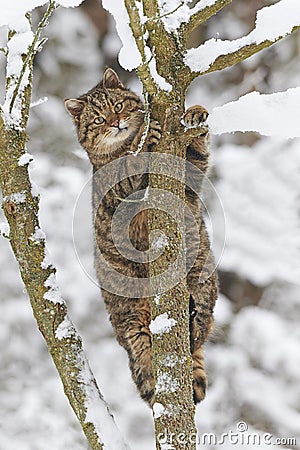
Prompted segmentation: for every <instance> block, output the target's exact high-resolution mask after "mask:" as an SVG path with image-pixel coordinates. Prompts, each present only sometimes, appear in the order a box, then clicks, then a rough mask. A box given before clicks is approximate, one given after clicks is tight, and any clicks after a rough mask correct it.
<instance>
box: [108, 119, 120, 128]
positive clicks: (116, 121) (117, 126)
mask: <svg viewBox="0 0 300 450" xmlns="http://www.w3.org/2000/svg"><path fill="white" fill-rule="evenodd" d="M110 126H111V127H116V128H119V120H118V119H116V120H114V121H113V122H111V124H110Z"/></svg>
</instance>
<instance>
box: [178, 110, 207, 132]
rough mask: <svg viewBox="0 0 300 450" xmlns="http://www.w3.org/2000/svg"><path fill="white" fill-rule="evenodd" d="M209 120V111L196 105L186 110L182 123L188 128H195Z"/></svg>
mask: <svg viewBox="0 0 300 450" xmlns="http://www.w3.org/2000/svg"><path fill="white" fill-rule="evenodd" d="M207 118H208V111H207V110H206V109H205V108H203V106H200V105H195V106H191V107H190V108H188V109H187V110H186V112H185V113H184V115H183V118H182V122H183V125H185V126H186V127H187V128H195V127H198V126H199V125H201V124H203V123H205V121H206V119H207Z"/></svg>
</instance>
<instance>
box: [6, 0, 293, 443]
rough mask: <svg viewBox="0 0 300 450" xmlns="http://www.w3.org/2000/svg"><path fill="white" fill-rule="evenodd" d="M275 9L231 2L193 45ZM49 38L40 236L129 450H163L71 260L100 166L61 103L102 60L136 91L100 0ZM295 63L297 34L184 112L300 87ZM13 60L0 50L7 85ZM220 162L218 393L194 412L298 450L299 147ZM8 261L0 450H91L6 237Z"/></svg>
mask: <svg viewBox="0 0 300 450" xmlns="http://www.w3.org/2000/svg"><path fill="white" fill-rule="evenodd" d="M237 3H238V4H237ZM270 3H271V2H268V1H259V0H251V1H248V2H233V4H232V5H231V6H230V7H227V8H225V9H224V10H223V12H222V13H221V14H219V15H218V16H217V17H214V18H212V19H211V20H210V21H209V22H208V23H207V25H206V26H205V27H203V28H202V29H201V30H200V31H196V32H195V33H194V34H193V36H192V39H191V42H190V46H196V45H198V44H199V43H201V42H202V41H203V40H205V39H206V38H211V37H214V36H216V35H217V33H219V35H220V37H221V38H224V39H225V38H236V37H238V36H241V35H242V34H245V33H247V32H248V31H249V30H250V29H251V28H252V27H253V25H254V19H255V10H256V9H257V8H260V7H262V6H266V5H268V4H270ZM35 20H38V12H36V14H35ZM1 32H2V35H1V36H0V41H2V40H3V39H4V34H3V33H4V31H3V30H2V31H1ZM46 34H47V36H48V37H49V41H48V43H47V44H46V46H45V48H44V50H43V51H42V52H41V53H40V54H38V55H37V57H36V60H35V74H34V92H33V101H35V100H38V99H39V98H41V97H45V96H47V97H48V101H47V102H45V103H43V104H42V105H39V106H36V107H34V108H32V110H31V118H30V127H29V130H28V131H29V135H30V141H29V143H28V146H27V147H28V151H29V152H30V153H32V154H33V155H34V158H35V168H32V170H31V177H32V180H33V181H34V182H35V183H36V184H37V185H38V186H39V189H40V193H41V198H42V200H41V222H42V227H43V229H44V231H45V232H46V234H47V238H48V248H49V251H50V253H51V256H52V259H53V260H54V262H55V264H56V266H57V267H58V281H59V284H60V286H61V290H62V292H63V295H64V298H65V299H66V301H67V303H68V306H69V309H70V315H71V317H72V319H73V321H74V323H75V325H76V326H77V328H78V330H79V332H80V334H81V336H82V338H83V341H84V344H85V350H86V353H87V355H88V357H89V360H90V363H91V367H92V370H93V371H94V373H95V375H96V378H97V380H98V382H99V385H100V387H101V389H102V391H103V392H104V394H105V397H106V399H107V401H108V403H109V404H110V406H111V409H112V410H113V412H114V414H115V417H116V420H117V423H118V425H119V427H120V428H121V430H122V431H123V433H124V434H125V436H126V437H127V439H128V440H129V442H130V444H131V446H132V449H133V450H141V449H143V450H154V437H153V425H152V415H151V412H150V410H149V409H148V407H147V406H146V405H145V404H144V403H143V402H142V401H141V400H140V398H139V396H138V395H137V392H136V389H135V387H134V385H133V383H132V381H131V378H130V374H129V369H128V363H127V356H126V355H125V352H124V351H123V350H122V349H121V348H120V347H119V346H118V345H117V343H116V342H115V339H114V337H113V333H112V329H111V326H110V324H109V322H108V318H107V314H106V312H105V310H104V307H103V302H102V300H101V298H100V294H99V291H98V288H97V286H95V285H94V284H93V283H92V282H91V280H90V279H89V278H88V277H87V276H86V274H85V273H84V271H83V270H82V268H81V266H80V264H79V262H78V260H77V258H76V254H75V251H74V246H73V241H72V216H73V211H74V207H75V203H76V199H77V197H78V195H79V193H80V191H81V189H82V187H83V185H84V183H85V182H86V181H87V180H88V178H89V175H90V172H91V170H90V166H89V163H88V161H87V160H86V158H85V156H84V153H83V151H82V150H81V149H80V147H79V145H78V143H77V141H76V137H75V132H74V129H73V128H72V124H71V119H70V117H69V116H68V114H67V113H66V111H65V109H64V105H63V99H64V98H66V97H70V96H77V95H79V94H81V93H83V92H85V91H86V90H88V89H89V88H91V87H92V86H93V85H95V84H96V83H97V82H98V81H99V79H101V77H102V71H103V68H104V66H105V65H110V66H112V67H114V68H115V69H116V70H117V71H118V73H119V74H120V77H121V79H122V80H124V81H126V80H127V83H128V84H129V85H130V86H131V87H132V88H133V89H135V90H136V91H137V92H140V86H139V84H138V82H137V80H136V78H135V77H134V75H132V74H128V73H126V72H124V71H123V70H122V69H120V68H119V67H118V64H117V53H118V50H119V46H120V42H119V39H118V37H117V35H116V32H115V27H114V22H113V20H112V19H111V18H110V17H108V16H107V14H106V13H105V12H104V11H103V10H102V8H101V4H100V3H99V2H98V1H97V0H85V1H84V3H83V4H82V6H81V7H79V8H75V9H67V10H64V9H62V8H60V9H59V10H57V11H56V12H55V14H54V16H53V17H52V18H51V21H50V25H49V27H48V28H47V30H46ZM1 44H2V42H0V47H1V46H2V45H1ZM299 55H300V35H299V33H298V34H295V35H294V36H291V37H288V38H286V39H284V41H282V42H280V43H279V44H276V45H275V46H274V47H272V48H271V49H268V50H266V51H263V52H262V53H260V54H259V55H256V56H254V57H252V58H251V59H250V60H248V61H246V62H244V63H241V64H239V65H238V66H236V67H234V68H231V69H228V70H225V71H223V72H222V73H215V74H212V75H206V76H204V77H202V78H201V79H198V80H196V81H195V82H194V83H193V85H192V87H191V89H190V91H189V94H188V98H187V104H188V106H189V105H190V104H191V103H192V102H197V103H200V104H203V105H204V106H205V107H207V109H208V110H211V109H212V108H213V107H214V106H217V105H222V104H223V103H225V102H227V101H231V100H236V99H238V97H239V96H240V95H243V94H245V93H247V92H251V91H252V90H258V91H260V92H263V93H271V92H275V91H280V90H286V89H287V88H290V87H296V86H300V58H299ZM4 64H5V60H4V57H3V56H2V55H1V53H0V65H1V71H0V77H1V79H0V81H1V89H2V90H3V86H4V69H5V66H4ZM1 94H2V95H3V92H1ZM253 114H255V111H253ZM282 114H283V115H284V110H283V111H282ZM212 159H213V168H212V180H213V182H214V185H215V187H216V189H217V191H218V194H219V196H220V198H221V201H222V203H223V207H224V213H225V218H226V247H225V251H224V254H223V257H222V259H221V263H220V265H219V271H220V289H221V294H220V299H219V302H218V305H217V308H216V328H215V332H214V334H213V336H212V338H211V340H210V342H209V343H207V345H206V350H205V357H206V365H207V372H208V378H209V387H208V393H207V397H206V399H205V401H204V402H203V404H201V406H199V407H198V408H197V419H196V420H197V426H198V429H199V432H200V433H204V432H207V433H209V432H213V433H216V434H217V435H218V436H221V434H222V433H226V432H228V431H229V430H232V431H236V429H237V428H236V427H237V423H238V422H239V421H244V422H246V423H247V424H248V427H249V430H250V431H253V432H257V433H260V434H263V433H265V432H268V433H271V434H273V435H274V437H280V438H282V437H284V438H290V437H295V438H298V446H286V445H282V446H280V445H279V446H277V447H276V448H285V449H286V448H293V449H294V448H300V327H299V318H300V286H299V266H300V258H299V257H300V253H299V247H300V229H299V206H300V205H299V194H300V176H299V175H300V174H299V170H300V141H299V140H296V139H293V140H283V139H274V138H262V137H260V136H259V135H257V134H254V133H247V134H241V133H236V134H235V135H225V134H224V135H222V136H220V137H218V138H214V137H213V138H212ZM210 209H211V214H212V217H213V226H214V230H215V239H216V242H217V241H218V239H219V240H221V239H222V233H221V231H219V230H221V227H219V226H218V224H219V221H221V217H219V212H218V209H217V208H216V210H215V211H214V205H213V203H212V204H211V207H210ZM1 220H3V217H2V216H0V221H1ZM81 221H82V223H80V227H81V228H82V242H80V244H79V245H80V248H81V255H83V256H82V257H83V259H84V265H85V267H86V268H87V270H88V272H89V273H92V271H93V255H92V222H91V216H90V214H89V212H88V209H87V214H86V215H85V216H84V215H82V217H81ZM218 233H219V234H218ZM0 264H1V266H0V267H1V270H0V306H1V316H0V354H1V358H0V450H13V449H18V450H50V449H51V450H79V449H87V448H88V447H87V444H86V441H85V438H84V437H83V435H82V432H81V430H80V427H79V425H78V424H77V422H76V419H75V417H74V415H73V412H72V410H71V408H70V407H69V405H68V403H67V399H66V398H65V396H64V394H63V389H62V385H61V383H60V380H59V378H58V375H57V373H56V370H55V368H54V366H53V363H52V361H51V358H50V356H49V354H48V352H47V349H46V347H45V344H44V341H43V338H42V336H41V335H40V334H39V331H38V329H37V326H36V323H35V320H34V318H33V316H32V312H31V308H30V305H29V302H28V299H27V296H26V293H25V291H24V287H23V285H22V282H21V281H20V277H19V275H18V270H17V266H16V263H15V261H14V258H13V256H12V253H11V250H10V248H9V245H8V242H7V241H6V240H5V239H3V238H1V237H0ZM269 447H270V446H268V445H265V444H262V445H260V446H257V447H256V446H255V445H252V446H251V448H269ZM201 448H207V449H209V448H215V449H217V448H225V449H229V448H231V445H230V444H229V443H228V442H227V443H226V444H225V445H223V446H221V445H219V446H218V445H216V446H209V445H206V446H202V447H201ZM232 448H244V446H242V445H240V444H239V445H234V446H232Z"/></svg>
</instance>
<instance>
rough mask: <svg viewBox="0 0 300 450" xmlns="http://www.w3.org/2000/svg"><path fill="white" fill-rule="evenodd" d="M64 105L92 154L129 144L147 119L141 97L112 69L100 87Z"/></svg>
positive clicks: (85, 146) (105, 72)
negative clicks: (129, 88) (127, 87)
mask: <svg viewBox="0 0 300 450" xmlns="http://www.w3.org/2000/svg"><path fill="white" fill-rule="evenodd" d="M65 106H66V109H67V110H68V112H69V113H70V114H71V115H72V118H73V122H74V124H75V126H76V128H77V134H78V139H79V142H80V143H81V145H82V146H83V148H84V149H85V150H86V151H87V152H88V154H89V155H90V157H91V156H95V155H98V156H100V154H101V152H102V153H103V154H112V153H113V152H114V151H116V150H117V149H119V148H120V147H122V146H124V145H125V146H126V145H127V144H129V143H130V141H132V139H133V138H134V136H135V135H136V133H137V131H138V129H139V128H140V126H141V124H142V122H143V118H144V111H143V104H142V102H141V100H140V98H139V97H138V96H137V95H136V94H134V93H133V92H131V91H130V90H128V89H126V88H125V86H124V85H123V84H122V83H121V81H120V80H119V78H118V76H117V74H116V73H115V72H114V70H112V69H110V68H106V69H105V71H104V76H103V80H102V81H101V82H100V83H99V84H98V85H97V86H95V87H94V88H93V89H91V90H90V91H89V92H87V93H86V94H84V95H81V96H80V97H78V98H71V99H67V100H65Z"/></svg>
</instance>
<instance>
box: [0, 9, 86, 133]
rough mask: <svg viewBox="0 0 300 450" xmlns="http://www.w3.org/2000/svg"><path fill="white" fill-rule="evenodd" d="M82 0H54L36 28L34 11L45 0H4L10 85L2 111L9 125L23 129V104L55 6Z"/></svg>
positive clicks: (1, 19) (2, 19)
mask: <svg viewBox="0 0 300 450" xmlns="http://www.w3.org/2000/svg"><path fill="white" fill-rule="evenodd" d="M81 2H82V0H58V1H57V2H54V1H52V0H50V2H49V5H48V8H47V10H46V12H45V13H44V15H43V17H42V19H41V21H40V23H39V24H38V26H37V29H36V32H35V33H34V32H33V31H32V27H31V20H30V14H28V13H30V12H31V11H32V10H33V9H34V8H36V7H38V6H43V5H45V4H46V3H48V1H45V0H22V2H19V1H17V0H0V10H1V16H0V27H2V26H6V27H7V28H8V43H7V48H5V49H2V50H3V51H4V53H5V55H6V56H7V65H6V78H7V89H6V96H5V101H4V104H3V105H2V106H1V113H2V115H3V119H4V121H5V123H6V125H7V126H13V127H15V128H16V129H22V128H23V125H24V124H22V113H21V111H22V107H23V104H24V102H25V90H26V88H27V87H28V86H29V84H30V83H31V76H32V71H31V69H32V60H33V57H34V55H35V54H36V52H38V51H40V50H41V48H42V46H43V44H44V43H45V40H46V39H42V40H40V35H41V32H42V31H43V29H44V28H45V26H46V25H47V23H48V19H49V17H50V16H51V14H52V12H53V11H54V9H55V8H56V7H57V6H58V5H61V6H65V7H75V6H77V5H79V4H80V3H81Z"/></svg>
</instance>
